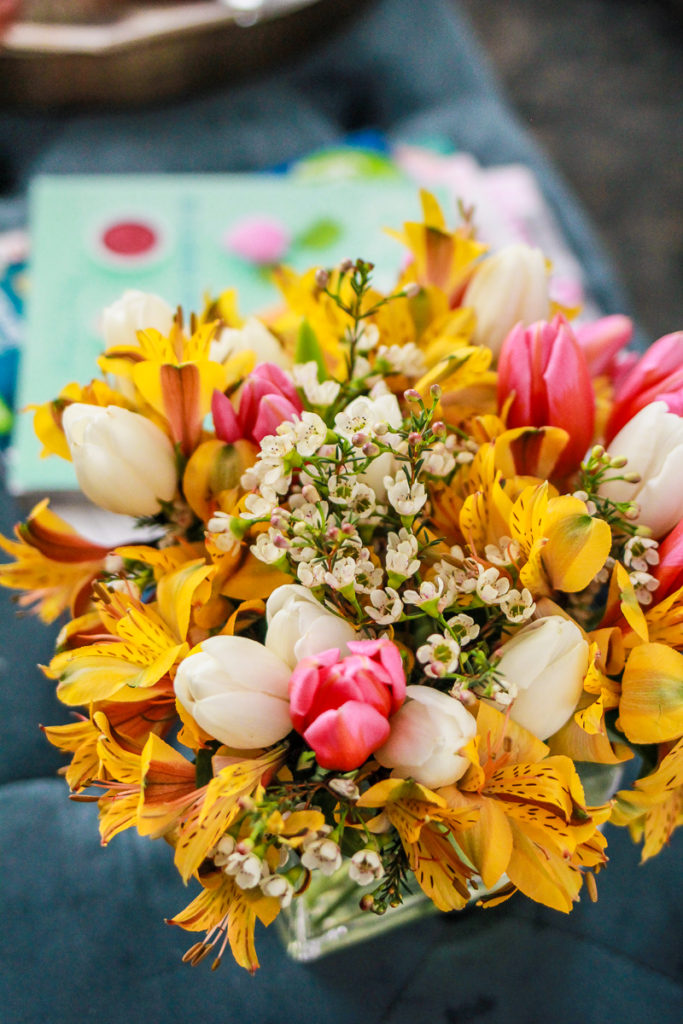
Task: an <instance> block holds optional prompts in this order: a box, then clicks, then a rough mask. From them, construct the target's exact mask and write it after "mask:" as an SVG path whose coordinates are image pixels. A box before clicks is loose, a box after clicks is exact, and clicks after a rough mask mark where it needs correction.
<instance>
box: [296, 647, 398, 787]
mask: <svg viewBox="0 0 683 1024" xmlns="http://www.w3.org/2000/svg"><path fill="white" fill-rule="evenodd" d="M347 646H348V648H349V650H350V651H351V654H350V655H348V656H347V657H346V658H341V659H340V657H339V651H338V650H336V649H333V650H330V651H323V652H322V653H321V654H318V655H316V656H314V657H311V658H304V659H303V660H302V661H300V662H299V664H298V665H297V666H296V668H295V669H294V672H293V673H292V676H291V678H290V680H289V699H290V707H289V711H290V715H291V718H292V724H293V725H294V728H295V729H296V731H297V732H299V733H301V735H302V736H303V737H304V739H305V740H306V742H307V743H308V745H309V746H310V747H312V748H313V750H314V751H315V754H316V757H317V760H318V764H319V765H320V766H321V767H322V768H331V769H334V770H336V771H351V770H352V769H353V768H358V767H360V765H362V764H363V762H364V761H366V760H367V758H368V757H369V756H370V754H372V753H373V752H374V751H375V750H377V749H378V747H381V745H382V744H383V743H384V742H385V740H386V739H387V738H388V736H389V718H390V716H391V715H393V714H394V712H395V711H397V710H398V709H399V707H400V706H401V704H402V703H403V700H404V698H405V692H406V677H405V673H404V671H403V663H402V661H401V655H400V653H399V651H398V648H397V647H396V646H395V644H393V643H392V642H391V641H390V640H387V639H385V638H382V639H380V640H355V641H354V640H351V641H349V643H348V645H347Z"/></svg>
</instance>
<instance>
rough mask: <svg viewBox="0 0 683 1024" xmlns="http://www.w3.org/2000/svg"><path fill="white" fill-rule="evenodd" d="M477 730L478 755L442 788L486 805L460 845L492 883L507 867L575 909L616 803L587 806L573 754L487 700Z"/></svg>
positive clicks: (452, 796) (453, 801)
mask: <svg viewBox="0 0 683 1024" xmlns="http://www.w3.org/2000/svg"><path fill="white" fill-rule="evenodd" d="M477 734H478V746H479V753H478V754H477V753H476V751H474V752H473V756H474V757H475V758H476V760H475V763H473V765H472V767H471V768H470V769H469V771H468V772H467V774H466V775H465V776H464V778H463V779H461V780H460V782H459V783H458V784H457V785H456V786H449V787H446V788H445V789H442V790H440V791H439V794H440V796H442V797H443V798H444V799H445V800H446V802H447V804H448V806H449V807H452V808H455V809H458V810H459V809H463V808H466V807H474V808H475V809H476V810H477V811H478V812H479V816H478V820H477V821H476V822H475V824H474V825H473V826H472V827H471V828H469V829H467V830H466V831H465V832H463V833H462V834H461V835H457V837H456V839H457V842H458V845H459V846H460V847H461V848H462V850H463V851H464V853H465V855H466V856H467V857H468V858H469V860H470V861H471V863H472V864H474V866H475V868H476V869H477V871H478V872H479V874H480V875H481V877H482V879H483V881H484V884H485V885H486V886H487V887H488V888H492V887H494V886H495V885H497V884H498V883H499V882H500V880H501V877H502V876H503V875H507V877H508V879H509V880H510V882H511V883H512V885H513V886H514V887H515V888H517V889H519V890H520V891H521V892H523V893H524V894H525V895H526V896H529V897H530V898H531V899H533V900H536V901H537V902H539V903H543V904H545V905H546V906H550V907H553V908H555V909H557V910H562V911H564V912H565V913H567V912H569V911H570V910H571V908H572V904H573V902H574V901H575V900H576V899H577V897H578V893H579V890H580V889H581V885H582V882H583V876H582V868H585V867H600V866H601V864H602V863H604V861H605V857H604V853H603V849H604V845H605V844H604V840H603V839H602V836H601V835H600V833H599V831H598V830H597V826H598V825H599V824H601V823H602V822H603V821H604V820H605V819H606V818H607V817H608V815H609V807H604V808H592V809H591V810H590V811H587V810H586V808H585V806H584V802H585V800H584V793H583V788H582V786H581V783H580V781H579V777H578V775H577V773H576V769H575V767H574V764H573V762H572V761H571V760H570V759H569V758H568V757H561V756H548V755H549V750H548V747H547V746H546V744H545V743H542V742H541V741H540V740H538V739H537V738H536V737H535V736H533V735H532V734H531V733H529V732H527V731H526V730H525V729H523V728H522V727H521V726H518V725H516V723H514V722H512V721H511V720H509V719H508V718H507V717H506V716H505V715H502V714H501V713H500V712H499V711H496V710H495V709H494V708H491V707H489V706H488V705H486V704H483V703H480V705H479V708H478V712H477Z"/></svg>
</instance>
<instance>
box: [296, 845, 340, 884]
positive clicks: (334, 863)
mask: <svg viewBox="0 0 683 1024" xmlns="http://www.w3.org/2000/svg"><path fill="white" fill-rule="evenodd" d="M341 862H342V855H341V850H340V849H339V846H338V845H337V843H335V841H334V840H333V839H328V838H326V837H324V836H323V837H321V838H317V839H312V840H311V841H309V842H307V841H306V840H304V842H303V846H302V854H301V863H302V864H303V866H304V867H305V868H308V869H309V870H310V871H314V870H315V869H316V868H317V869H318V870H319V871H322V873H323V875H333V874H334V873H335V871H338V870H339V868H340V867H341Z"/></svg>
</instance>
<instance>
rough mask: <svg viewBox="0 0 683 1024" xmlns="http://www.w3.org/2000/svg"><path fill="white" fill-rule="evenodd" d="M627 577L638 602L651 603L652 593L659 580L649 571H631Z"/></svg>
mask: <svg viewBox="0 0 683 1024" xmlns="http://www.w3.org/2000/svg"><path fill="white" fill-rule="evenodd" d="M629 579H630V581H631V583H632V584H633V589H634V590H635V592H636V597H637V598H638V603H639V604H645V605H647V604H652V594H653V593H654V591H655V590H656V589H657V587H658V586H659V580H656V579H655V578H654V576H651V575H650V573H649V572H631V573H629Z"/></svg>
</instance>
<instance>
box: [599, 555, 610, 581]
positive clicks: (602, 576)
mask: <svg viewBox="0 0 683 1024" xmlns="http://www.w3.org/2000/svg"><path fill="white" fill-rule="evenodd" d="M614 565H615V559H614V558H612V556H611V555H608V556H607V558H606V559H605V564H604V565H603V567H602V569H601V570H600V572H599V573H598V574H597V575H596V577H595V582H596V583H607V581H608V580H609V578H610V576H611V575H612V570H613V569H614Z"/></svg>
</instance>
